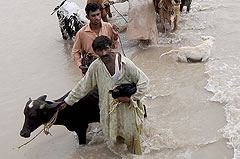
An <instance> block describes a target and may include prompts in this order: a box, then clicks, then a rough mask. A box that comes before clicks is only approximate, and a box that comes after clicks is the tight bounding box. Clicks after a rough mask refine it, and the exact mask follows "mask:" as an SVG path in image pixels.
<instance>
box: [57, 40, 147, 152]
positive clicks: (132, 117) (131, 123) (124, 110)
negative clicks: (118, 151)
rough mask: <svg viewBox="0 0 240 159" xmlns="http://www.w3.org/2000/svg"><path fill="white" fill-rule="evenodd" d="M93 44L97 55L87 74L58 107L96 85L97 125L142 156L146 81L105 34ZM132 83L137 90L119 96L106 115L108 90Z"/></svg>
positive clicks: (67, 103)
mask: <svg viewBox="0 0 240 159" xmlns="http://www.w3.org/2000/svg"><path fill="white" fill-rule="evenodd" d="M92 47H93V50H94V51H95V53H96V54H97V55H98V56H99V58H98V59H96V60H95V61H94V62H93V63H92V64H91V65H90V67H89V69H88V71H87V73H86V75H85V76H84V77H83V78H82V79H81V80H80V81H79V82H78V84H77V85H76V86H75V87H74V88H73V89H72V91H71V92H70V93H69V95H68V97H67V98H66V99H65V102H66V103H63V104H62V105H61V106H60V109H64V108H65V107H66V106H67V105H73V104H74V103H76V102H78V101H79V100H80V99H81V98H83V97H84V96H85V95H86V94H87V93H88V92H89V91H90V90H91V89H93V87H94V86H96V85H97V87H98V92H99V108H100V125H101V128H102V130H103V133H104V136H105V137H106V138H108V139H110V140H114V141H117V143H125V144H126V145H127V148H128V151H129V152H131V153H133V154H137V155H141V154H142V151H141V146H140V137H139V136H140V134H141V129H142V126H143V119H144V107H143V104H142V98H143V96H144V95H145V93H146V91H147V86H148V83H149V80H148V78H147V76H146V75H145V74H144V73H143V72H142V71H141V70H140V69H139V68H138V67H137V66H136V65H135V64H134V63H133V62H132V61H131V60H129V59H128V58H126V57H124V56H121V55H120V54H119V53H114V52H112V41H111V40H110V39H109V38H108V37H106V36H99V37H97V38H96V39H95V40H94V41H93V44H92ZM132 82H134V83H135V84H136V87H137V92H136V93H134V94H133V95H132V96H131V97H119V98H118V100H119V101H120V102H121V103H120V104H119V106H118V108H117V109H116V110H115V111H114V112H113V113H111V114H109V110H111V109H112V107H113V106H112V105H111V104H110V103H111V101H112V100H113V98H112V96H111V95H110V94H109V93H108V92H109V90H112V89H114V88H115V87H116V86H118V85H121V84H125V83H132ZM86 106H87V105H86ZM89 115H90V114H89Z"/></svg>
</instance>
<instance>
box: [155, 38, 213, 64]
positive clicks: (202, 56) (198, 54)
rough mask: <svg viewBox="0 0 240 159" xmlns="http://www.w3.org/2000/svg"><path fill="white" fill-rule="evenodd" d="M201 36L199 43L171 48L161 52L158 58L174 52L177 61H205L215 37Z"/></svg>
mask: <svg viewBox="0 0 240 159" xmlns="http://www.w3.org/2000/svg"><path fill="white" fill-rule="evenodd" d="M201 38H202V39H203V40H204V42H203V43H202V44H200V45H197V46H194V47H190V46H184V47H180V48H179V49H178V50H171V51H169V52H166V53H164V54H162V55H161V56H160V58H161V57H162V56H164V55H167V54H172V53H175V54H177V55H176V57H177V61H179V62H206V61H207V60H208V58H209V56H210V53H211V48H212V46H213V42H214V41H215V38H214V37H212V36H201Z"/></svg>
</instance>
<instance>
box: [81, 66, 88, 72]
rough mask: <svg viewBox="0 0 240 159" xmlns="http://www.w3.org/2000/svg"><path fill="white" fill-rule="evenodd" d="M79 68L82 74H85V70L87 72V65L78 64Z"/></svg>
mask: <svg viewBox="0 0 240 159" xmlns="http://www.w3.org/2000/svg"><path fill="white" fill-rule="evenodd" d="M79 68H80V69H81V70H82V73H83V74H86V72H87V70H88V67H87V66H83V65H80V66H79Z"/></svg>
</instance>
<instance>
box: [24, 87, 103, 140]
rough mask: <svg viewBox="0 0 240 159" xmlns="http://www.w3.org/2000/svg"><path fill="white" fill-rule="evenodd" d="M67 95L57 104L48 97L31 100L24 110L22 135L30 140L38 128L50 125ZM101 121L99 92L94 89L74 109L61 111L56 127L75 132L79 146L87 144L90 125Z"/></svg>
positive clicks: (68, 108)
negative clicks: (63, 127)
mask: <svg viewBox="0 0 240 159" xmlns="http://www.w3.org/2000/svg"><path fill="white" fill-rule="evenodd" d="M67 95H68V93H67V94H66V95H64V96H63V97H61V98H60V99H58V100H56V101H55V102H51V101H47V100H46V98H47V96H46V95H43V96H41V97H39V98H37V99H36V100H32V99H29V101H28V102H27V103H26V106H25V108H24V115H25V121H24V125H23V128H22V130H21V132H20V135H21V136H22V137H25V138H28V137H30V135H31V133H32V132H33V131H35V130H36V129H37V128H38V127H40V126H41V125H42V124H46V123H48V122H49V120H50V119H51V118H52V117H53V115H54V114H55V113H56V111H57V109H58V107H59V106H60V105H61V103H62V102H63V100H64V99H65V98H66V97H67ZM99 120H100V115H99V107H98V92H97V89H93V90H92V91H90V92H89V93H88V94H87V95H86V96H85V97H84V98H82V99H81V100H79V101H78V102H77V103H75V104H74V105H73V106H72V107H67V108H66V109H64V110H62V111H60V112H59V113H58V116H57V119H56V122H55V123H54V125H64V126H65V127H66V128H67V129H68V130H69V131H75V132H76V133H77V136H78V140H79V144H86V131H87V128H88V123H92V122H99Z"/></svg>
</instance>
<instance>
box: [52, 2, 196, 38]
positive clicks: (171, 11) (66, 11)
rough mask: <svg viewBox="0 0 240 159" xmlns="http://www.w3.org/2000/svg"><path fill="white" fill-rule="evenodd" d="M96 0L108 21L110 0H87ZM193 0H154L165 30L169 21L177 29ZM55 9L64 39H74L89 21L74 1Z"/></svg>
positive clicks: (105, 19)
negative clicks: (182, 14) (183, 12)
mask: <svg viewBox="0 0 240 159" xmlns="http://www.w3.org/2000/svg"><path fill="white" fill-rule="evenodd" d="M94 1H95V2H97V3H99V5H100V6H101V13H102V19H103V20H104V21H108V19H107V16H108V17H112V14H111V12H110V5H109V3H108V0H87V2H94ZM191 2H192V0H153V3H154V6H155V11H156V12H157V13H158V14H159V15H160V21H161V25H162V27H163V29H164V31H167V30H169V29H167V27H166V22H167V21H168V23H169V24H170V26H171V25H172V24H174V28H173V31H175V30H176V29H177V25H178V21H179V16H180V11H181V12H182V10H183V7H184V6H186V7H187V9H186V11H187V12H189V11H190V6H191ZM55 11H57V17H58V21H59V27H60V30H61V33H62V38H63V39H64V40H68V39H72V38H73V37H74V36H75V35H76V33H77V32H78V30H80V29H81V28H82V27H83V26H84V25H86V24H87V23H88V22H89V20H88V19H87V18H86V16H85V11H84V9H81V8H80V7H79V6H78V5H77V4H76V3H74V2H69V1H66V0H64V1H63V2H62V3H61V4H60V5H58V6H57V7H56V8H55V9H54V12H55ZM54 12H53V13H54ZM53 13H52V14H53Z"/></svg>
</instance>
